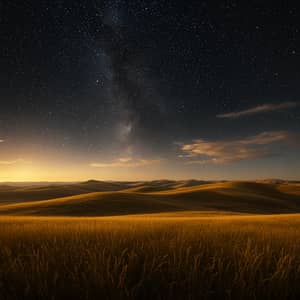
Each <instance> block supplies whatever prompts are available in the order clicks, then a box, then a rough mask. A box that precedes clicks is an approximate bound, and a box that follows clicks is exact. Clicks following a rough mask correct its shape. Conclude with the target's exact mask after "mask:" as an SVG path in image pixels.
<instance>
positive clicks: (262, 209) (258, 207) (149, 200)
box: [0, 180, 300, 216]
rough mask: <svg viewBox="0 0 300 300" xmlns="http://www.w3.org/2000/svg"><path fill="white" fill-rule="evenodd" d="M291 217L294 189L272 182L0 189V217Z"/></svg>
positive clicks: (299, 208) (297, 199)
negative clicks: (175, 214) (177, 214)
mask: <svg viewBox="0 0 300 300" xmlns="http://www.w3.org/2000/svg"><path fill="white" fill-rule="evenodd" d="M188 211H189V212H194V211H201V212H210V211H211V212H226V213H249V214H252V213H253V214H254V213H255V214H270V213H296V212H300V185H299V184H297V183H274V182H271V183H269V182H267V183H265V182H263V183H262V182H212V183H208V182H203V181H195V180H189V181H170V180H159V181H150V182H101V181H94V180H90V181H86V182H82V183H72V184H55V185H49V184H48V185H46V186H17V187H13V186H7V185H6V186H3V187H1V188H0V214H1V215H25V216H112V215H130V214H147V213H162V212H164V213H166V212H188Z"/></svg>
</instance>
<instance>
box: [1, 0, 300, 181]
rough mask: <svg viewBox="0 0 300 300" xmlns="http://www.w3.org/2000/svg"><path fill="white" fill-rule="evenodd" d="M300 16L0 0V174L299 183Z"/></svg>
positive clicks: (223, 7)
mask: <svg viewBox="0 0 300 300" xmlns="http://www.w3.org/2000/svg"><path fill="white" fill-rule="evenodd" d="M299 19H300V14H299V10H298V9H297V7H296V6H295V5H293V4H287V3H286V4H284V5H283V4H282V5H281V4H280V3H273V4H272V6H269V5H267V4H265V3H252V2H251V3H250V2H249V3H238V2H236V1H227V2H226V3H225V2H222V3H221V2H220V3H217V4H215V3H211V2H210V1H199V2H196V3H195V2H194V1H125V0H115V1H112V0H111V1H107V0H105V1H100V0H93V1H79V0H78V1H77V0H74V1H71V0H69V1H62V0H52V1H50V0H49V1H47V0H45V1H38V2H37V1H17V0H13V1H2V2H1V5H0V25H1V26H0V43H1V48H0V80H1V115H0V155H1V159H0V176H2V177H3V176H6V177H7V178H13V177H14V176H15V175H14V174H20V175H18V176H19V178H23V177H24V178H27V177H28V178H29V177H30V176H33V175H32V174H35V173H36V174H41V173H42V172H44V173H45V174H44V175H43V176H44V178H47V176H48V175H47V174H50V173H51V174H52V173H53V174H60V171H59V169H60V166H61V165H64V169H65V170H66V171H65V173H64V178H66V179H68V178H71V177H72V178H75V177H76V176H75V177H74V176H73V174H77V173H80V174H84V175H82V176H81V177H80V178H83V177H84V178H85V177H96V178H107V179H108V178H111V177H112V178H122V179H124V178H127V177H126V176H128V177H130V178H137V177H139V176H145V177H147V178H157V177H159V178H160V177H172V178H175V177H176V178H182V177H187V178H191V177H195V178H203V177H205V178H224V177H228V176H229V177H230V176H231V177H232V178H248V177H249V178H250V177H251V178H254V177H273V176H277V177H288V178H298V177H299V171H298V170H299V169H300V168H299V167H300V166H299V164H300V161H299V155H298V152H299V143H298V142H297V141H298V139H299V138H298V137H299V134H300V82H299V78H300V71H299V70H300V50H299V49H300V47H299V46H300V42H299V33H300V24H299ZM277 134H279V135H280V136H281V134H283V135H284V136H285V138H284V139H278V140H276V141H275V142H271V143H265V144H263V145H260V144H256V143H254V144H250V145H247V146H245V145H244V144H243V143H244V142H245V141H248V140H249V139H251V138H254V137H261V136H277ZM189 147H192V148H193V147H194V148H193V149H196V150H191V149H190V148H189ZM234 156H236V157H238V158H239V159H235V157H234ZM1 162H2V164H1ZM6 162H10V163H9V164H8V163H6ZM29 162H30V163H29ZM152 162H153V166H152ZM195 162H196V163H195ZM203 162H205V163H203ZM112 166H113V168H114V169H117V171H115V173H113V172H112V170H111V169H110V167H112ZM1 170H2V171H1ZM29 170H30V172H29ZM43 170H45V171H43ZM47 170H48V171H47ZM50 170H51V171H50ZM27 173H28V174H29V173H30V175H26V174H27ZM7 174H9V175H7ZM70 174H71V175H72V176H70ZM53 176H54V175H53ZM36 177H37V176H36ZM0 179H1V178H0Z"/></svg>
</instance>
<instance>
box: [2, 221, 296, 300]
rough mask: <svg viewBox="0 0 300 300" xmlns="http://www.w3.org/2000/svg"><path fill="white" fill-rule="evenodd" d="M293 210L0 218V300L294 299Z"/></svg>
mask: <svg viewBox="0 0 300 300" xmlns="http://www.w3.org/2000/svg"><path fill="white" fill-rule="evenodd" d="M299 297H300V216H298V215H287V216H286V215H282V216H260V217H255V216H224V217H222V216H215V217H211V216H208V217H198V218H197V217H194V218H185V217H159V216H155V217H145V216H136V217H110V218H16V217H7V218H6V217H3V218H2V219H1V221H0V298H1V299H299Z"/></svg>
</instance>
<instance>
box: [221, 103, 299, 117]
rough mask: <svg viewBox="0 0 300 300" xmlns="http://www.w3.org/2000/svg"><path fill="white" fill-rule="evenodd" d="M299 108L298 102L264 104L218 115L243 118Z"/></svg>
mask: <svg viewBox="0 0 300 300" xmlns="http://www.w3.org/2000/svg"><path fill="white" fill-rule="evenodd" d="M296 106H298V103H297V102H282V103H277V104H262V105H258V106H254V107H250V108H248V109H245V110H241V111H236V112H230V113H225V114H219V115H217V118H232V119H234V118H239V117H243V116H250V115H257V114H261V113H267V112H272V111H280V110H283V109H289V108H293V107H296Z"/></svg>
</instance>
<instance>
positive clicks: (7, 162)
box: [0, 158, 31, 165]
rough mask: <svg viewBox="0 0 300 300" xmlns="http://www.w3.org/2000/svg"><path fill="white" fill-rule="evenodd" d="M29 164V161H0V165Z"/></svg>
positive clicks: (19, 159) (20, 159)
mask: <svg viewBox="0 0 300 300" xmlns="http://www.w3.org/2000/svg"><path fill="white" fill-rule="evenodd" d="M20 163H21V164H30V163H31V161H29V160H25V159H22V158H18V159H15V160H0V165H15V164H20Z"/></svg>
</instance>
